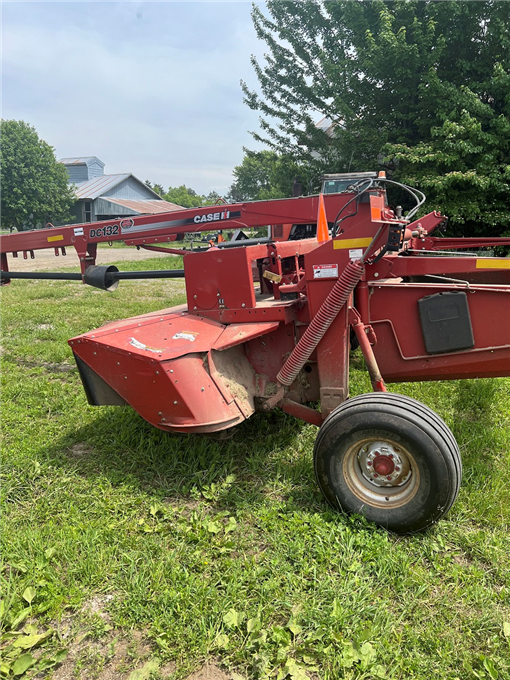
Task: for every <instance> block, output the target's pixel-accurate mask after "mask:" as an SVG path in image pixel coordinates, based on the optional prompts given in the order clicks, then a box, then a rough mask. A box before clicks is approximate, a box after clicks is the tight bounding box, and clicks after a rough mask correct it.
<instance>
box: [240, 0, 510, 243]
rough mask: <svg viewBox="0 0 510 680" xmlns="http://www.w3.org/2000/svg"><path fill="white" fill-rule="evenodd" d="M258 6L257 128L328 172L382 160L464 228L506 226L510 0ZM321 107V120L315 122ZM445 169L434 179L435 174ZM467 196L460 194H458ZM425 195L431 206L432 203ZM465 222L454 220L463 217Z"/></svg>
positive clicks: (278, 147)
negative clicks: (261, 46) (263, 48)
mask: <svg viewBox="0 0 510 680" xmlns="http://www.w3.org/2000/svg"><path fill="white" fill-rule="evenodd" d="M266 7H267V11H265V10H264V9H263V8H261V7H260V6H258V5H256V6H254V8H253V12H252V16H253V21H254V25H255V29H256V32H257V35H258V37H259V38H260V39H261V40H264V41H265V42H266V43H267V46H268V48H269V51H268V53H267V55H266V57H265V63H264V64H259V63H258V62H257V60H256V59H255V58H253V59H252V63H253V66H254V69H255V73H256V75H257V78H258V81H259V85H260V88H259V92H255V91H254V90H251V89H250V88H249V87H248V86H247V85H246V84H245V83H243V89H244V93H245V101H246V102H247V104H248V105H249V106H250V107H251V108H253V109H255V110H258V111H260V113H261V114H262V117H261V131H260V132H257V133H254V137H255V138H256V139H258V140H259V141H263V142H264V143H266V144H267V145H268V146H269V147H270V148H271V149H273V150H275V151H278V152H281V153H291V154H292V155H293V156H294V157H295V158H296V159H299V160H301V161H303V162H305V163H307V164H309V165H314V166H316V167H318V168H321V169H323V170H325V169H327V170H328V171H330V172H331V171H335V170H336V171H349V170H373V169H376V167H377V165H378V164H383V165H384V166H385V167H386V168H387V169H388V170H391V171H393V172H394V173H395V176H396V177H399V178H400V179H402V180H403V181H408V182H409V183H417V184H420V185H421V186H422V187H423V188H425V189H426V190H427V191H428V193H429V197H430V198H431V199H432V201H431V202H432V203H433V204H434V207H438V208H442V209H443V210H445V211H446V210H448V211H449V212H450V214H451V216H452V221H453V222H454V224H456V225H458V229H459V230H462V231H463V232H464V233H475V232H476V228H475V225H474V222H475V220H479V221H481V223H482V224H483V229H484V231H485V232H486V233H487V232H490V233H501V232H502V231H503V230H505V229H508V227H510V215H509V211H508V209H507V208H505V201H506V206H508V196H509V192H510V177H509V170H508V166H509V150H510V128H509V119H510V97H509V96H508V92H509V91H510V6H509V5H508V3H506V2H497V1H488V2H463V1H459V0H446V1H443V2H434V1H430V0H426V1H418V0H395V1H392V2H389V1H387V0H373V1H367V0H339V1H337V2H324V1H322V0H307V1H305V2H282V1H274V0H269V1H268V2H267V5H266ZM322 117H326V118H327V120H328V121H329V122H330V125H329V126H319V127H318V126H317V125H316V121H317V120H319V119H320V118H322ZM441 178H442V179H441ZM466 196H467V198H468V200H466ZM429 205H430V204H429ZM461 225H462V226H461Z"/></svg>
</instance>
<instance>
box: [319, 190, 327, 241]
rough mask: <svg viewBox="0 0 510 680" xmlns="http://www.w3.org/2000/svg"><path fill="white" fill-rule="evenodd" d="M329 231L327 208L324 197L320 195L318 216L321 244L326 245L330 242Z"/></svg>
mask: <svg viewBox="0 0 510 680" xmlns="http://www.w3.org/2000/svg"><path fill="white" fill-rule="evenodd" d="M329 238H330V236H329V229H328V220H327V219H326V206H325V205H324V196H323V195H322V194H319V214H318V216H317V241H318V242H319V243H324V241H328V240H329Z"/></svg>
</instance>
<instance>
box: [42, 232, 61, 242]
mask: <svg viewBox="0 0 510 680" xmlns="http://www.w3.org/2000/svg"><path fill="white" fill-rule="evenodd" d="M46 240H47V241H48V243H53V241H63V240H64V237H63V236H62V234H60V236H48V238H47V239H46Z"/></svg>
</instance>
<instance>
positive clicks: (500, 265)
mask: <svg viewBox="0 0 510 680" xmlns="http://www.w3.org/2000/svg"><path fill="white" fill-rule="evenodd" d="M476 268H477V269H510V259H509V260H503V259H500V258H497V257H494V258H493V257H491V258H478V259H477V261H476Z"/></svg>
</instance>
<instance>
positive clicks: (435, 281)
mask: <svg viewBox="0 0 510 680" xmlns="http://www.w3.org/2000/svg"><path fill="white" fill-rule="evenodd" d="M343 180H344V181H343V183H342V182H341V183H340V184H339V190H340V193H331V194H325V195H323V194H320V195H317V196H308V197H298V198H292V199H281V200H272V201H258V202H250V203H239V204H228V205H227V204H225V205H222V206H218V207H210V206H209V207H205V208H192V209H187V210H179V211H176V212H172V213H167V214H163V215H157V216H153V215H151V216H143V217H134V218H127V219H117V220H113V221H111V222H100V223H88V224H81V225H71V226H63V227H54V228H51V229H41V230H37V231H32V232H25V233H19V234H11V235H8V236H4V238H3V239H2V246H1V258H2V260H1V264H2V274H1V276H2V283H9V281H10V280H11V279H14V278H53V279H55V278H61V279H76V280H80V281H83V282H84V283H88V284H90V285H93V286H96V287H99V288H102V289H104V290H113V289H114V288H115V287H116V286H117V285H118V282H119V280H122V279H135V278H156V277H175V276H184V277H185V282H186V294H187V304H186V305H184V306H180V307H174V308H171V309H165V310H162V311H160V312H156V313H150V314H145V315H142V316H139V317H135V318H131V319H124V320H122V321H117V322H115V323H110V324H108V325H106V326H103V327H101V328H99V329H97V330H93V331H90V332H88V333H85V334H84V335H81V336H78V337H76V338H72V339H71V340H69V344H70V346H71V348H72V350H73V353H74V356H75V359H76V363H77V365H78V369H79V372H80V375H81V379H82V382H83V385H84V388H85V392H86V395H87V398H88V401H89V404H93V405H102V404H116V405H124V404H129V405H130V406H131V407H132V408H134V409H135V410H136V411H137V412H138V413H139V414H140V415H141V416H142V417H143V418H145V420H147V421H148V422H149V423H151V424H152V425H154V426H156V427H158V428H161V429H162V430H166V431H168V432H174V433H180V432H186V433H191V432H194V433H198V434H205V433H222V432H224V431H227V430H229V429H230V428H232V427H234V426H236V425H238V424H239V423H242V422H243V421H244V420H245V419H247V418H249V417H250V416H251V415H253V414H254V413H256V412H257V411H268V410H270V409H273V408H276V407H278V408H281V409H283V410H284V411H285V412H286V413H289V414H292V415H294V416H296V417H297V418H301V419H303V420H305V421H307V422H309V423H313V424H314V425H317V426H318V427H319V432H318V436H317V439H316V442H315V447H314V465H315V471H316V476H317V481H318V484H319V486H320V488H321V490H322V492H323V494H324V496H325V497H326V499H327V501H328V502H329V503H330V504H331V505H332V506H333V507H334V508H339V507H340V508H342V509H344V510H347V511H349V512H356V513H361V514H363V515H364V516H365V517H367V518H368V519H369V520H372V521H374V522H375V523H377V524H379V525H381V526H383V527H386V528H388V529H390V530H392V531H395V532H398V533H406V532H415V531H420V530H422V529H424V528H425V527H427V526H429V525H430V524H432V523H434V522H436V521H437V520H438V519H439V518H440V517H442V516H443V515H444V514H445V513H446V512H447V511H448V510H449V508H450V507H451V505H452V504H453V502H454V500H455V498H456V496H457V493H458V490H459V485H460V481H461V459H460V454H459V449H458V446H457V443H456V441H455V439H454V437H453V435H452V433H451V432H450V430H449V429H448V427H447V426H446V424H445V423H444V422H443V421H442V420H441V418H439V416H437V415H436V414H435V413H434V412H433V411H432V410H431V409H430V408H428V407H427V406H425V405H423V404H421V403H420V402H418V401H416V400H414V399H411V398H409V397H404V396H401V395H397V394H391V393H389V392H387V389H386V382H402V381H422V380H448V379H458V378H481V377H496V376H509V375H510V258H498V257H490V256H485V255H484V256H480V255H477V254H475V253H474V252H473V251H471V252H462V253H461V252H459V250H462V251H466V250H469V249H480V248H483V247H485V246H496V245H508V244H510V239H503V238H499V239H498V238H496V239H482V238H475V239H473V238H445V237H441V236H434V235H433V234H434V233H435V232H437V230H439V229H440V228H442V227H444V226H445V224H446V218H445V217H444V216H442V215H441V214H439V213H437V212H433V213H429V214H428V215H425V216H424V217H422V218H420V219H419V220H414V221H412V218H413V216H414V215H415V214H416V212H417V210H418V208H419V207H420V206H421V204H422V203H423V201H424V199H425V197H424V196H423V194H421V193H420V192H418V191H416V190H415V189H411V188H409V187H403V186H402V185H398V186H399V187H400V190H401V191H402V190H405V191H406V192H407V193H408V194H410V195H411V196H412V197H414V200H415V203H416V205H415V207H414V208H413V209H411V210H410V211H409V212H408V213H407V215H406V216H405V217H402V216H401V211H400V210H399V209H396V210H395V212H394V211H392V210H391V209H390V208H389V207H388V205H387V199H386V188H387V187H388V186H392V185H394V184H396V183H395V182H391V181H390V180H387V179H385V178H377V177H374V176H369V177H366V176H365V177H361V178H360V177H353V176H350V177H347V179H345V178H343ZM331 184H332V181H330V185H331ZM318 215H319V217H318ZM326 221H327V223H326ZM315 224H318V226H317V234H318V237H319V238H316V237H315V236H314V237H313V238H305V239H303V238H302V239H299V238H298V239H295V240H294V239H293V235H295V234H298V235H299V234H300V233H304V232H308V233H310V231H311V229H310V225H315ZM268 225H271V226H270V231H269V232H268V237H267V238H261V239H252V240H245V241H242V242H226V243H219V244H218V246H213V247H209V248H206V249H202V250H200V251H193V250H191V251H189V250H173V249H172V248H167V247H164V246H163V245H162V244H164V243H167V242H172V241H175V240H176V239H177V238H178V237H180V236H181V235H182V234H184V233H188V232H205V231H207V232H210V231H211V228H214V229H224V230H231V229H238V228H241V229H244V230H246V229H254V228H262V227H267V226H268ZM314 228H315V227H314ZM300 229H301V231H300ZM328 231H329V233H328ZM116 240H120V241H124V242H125V243H126V244H127V245H134V246H138V247H142V248H147V249H149V250H151V249H152V250H164V251H165V252H169V253H179V254H182V255H183V256H184V269H183V270H168V271H149V272H119V271H118V270H117V268H116V267H113V266H96V264H95V260H96V252H97V244H98V243H99V242H103V241H116ZM71 246H72V247H74V248H75V250H76V252H77V254H78V256H79V259H80V264H81V273H76V274H60V273H56V274H47V273H40V274H37V273H28V272H19V273H15V272H10V271H9V267H8V260H7V254H11V255H12V256H14V257H17V256H18V253H22V254H23V257H25V258H27V257H29V256H30V257H34V251H36V250H39V249H43V248H54V249H55V254H56V255H57V254H60V253H62V254H65V249H66V248H69V247H71ZM353 341H357V343H359V346H360V348H361V352H362V353H363V356H364V359H365V362H366V366H367V369H368V371H369V374H370V378H371V382H372V386H373V390H374V391H373V392H372V393H370V394H363V395H361V396H359V397H355V398H353V399H349V398H348V396H349V381H348V375H349V351H350V343H351V342H353ZM317 403H319V405H320V410H317V408H316V404H317Z"/></svg>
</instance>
